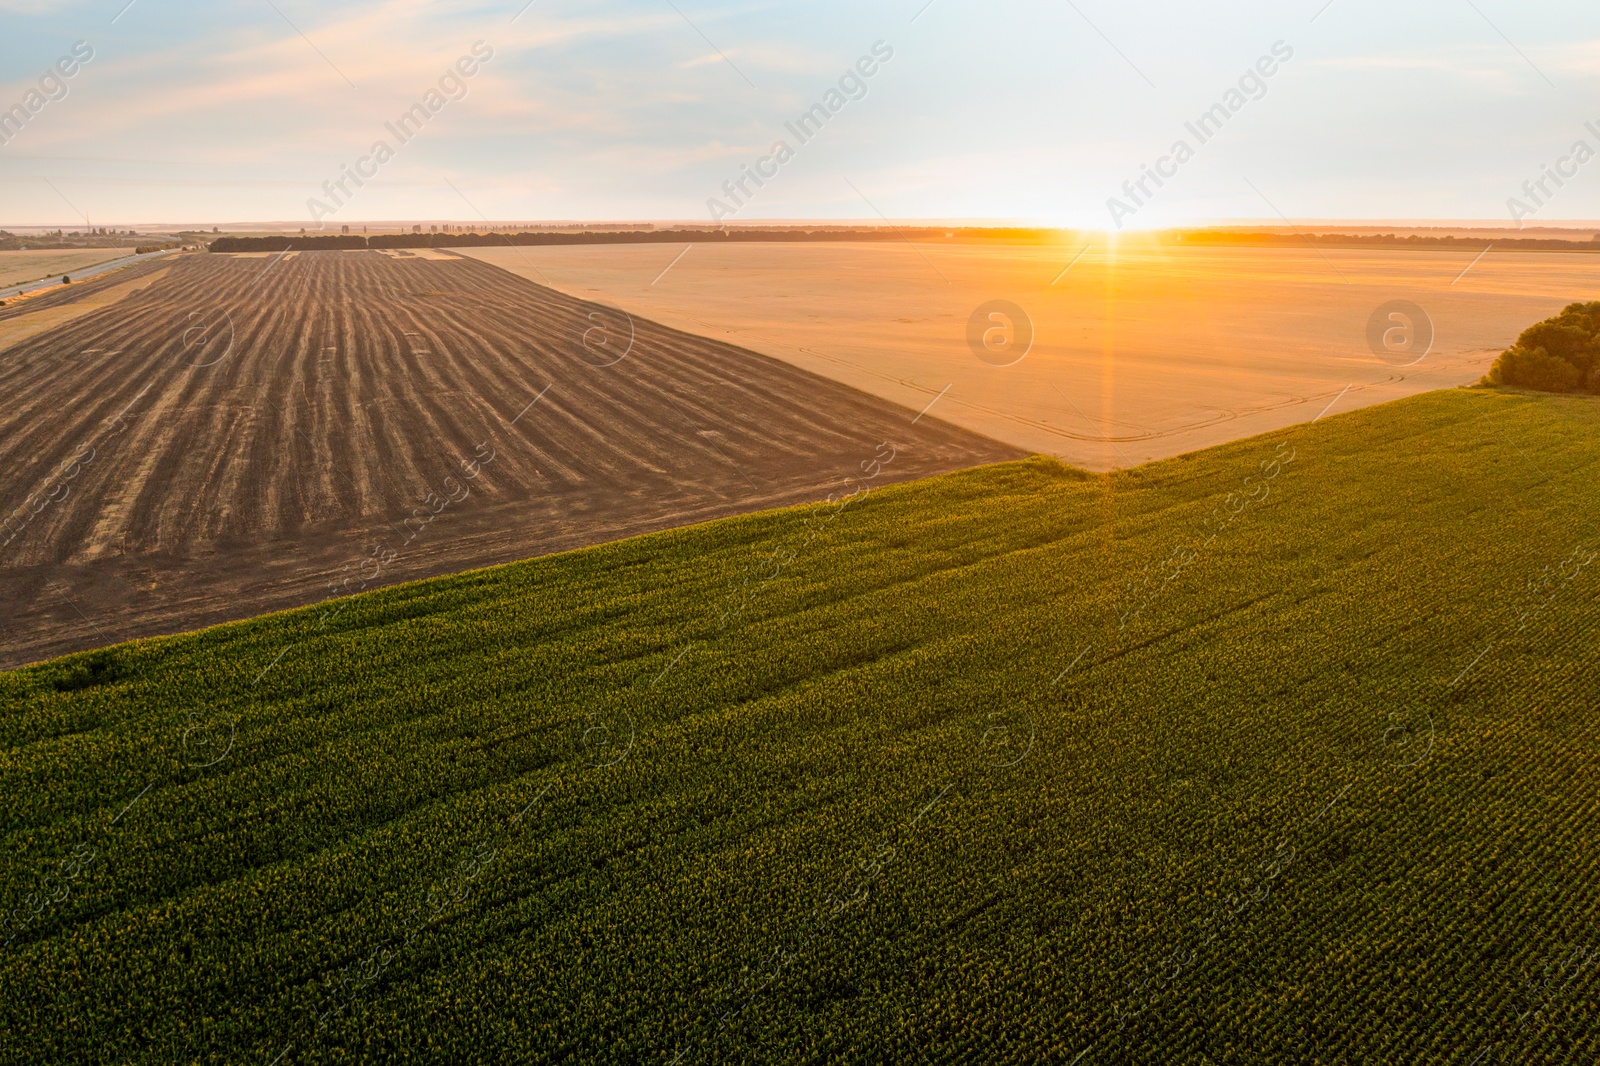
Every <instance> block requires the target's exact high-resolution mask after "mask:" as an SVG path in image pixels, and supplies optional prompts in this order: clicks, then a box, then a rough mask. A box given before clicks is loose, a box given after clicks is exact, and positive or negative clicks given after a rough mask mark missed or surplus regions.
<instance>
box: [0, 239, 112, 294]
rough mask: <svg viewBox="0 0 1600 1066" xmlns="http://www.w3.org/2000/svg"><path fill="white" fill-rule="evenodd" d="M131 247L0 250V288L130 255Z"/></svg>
mask: <svg viewBox="0 0 1600 1066" xmlns="http://www.w3.org/2000/svg"><path fill="white" fill-rule="evenodd" d="M132 252H133V249H131V248H82V249H77V248H62V249H48V248H41V249H33V248H30V249H28V250H27V251H19V252H0V289H4V288H8V287H9V286H12V285H21V284H22V283H23V282H27V281H37V280H39V279H40V278H48V277H50V276H51V275H53V274H71V273H72V272H73V271H74V270H82V269H83V268H84V267H90V266H94V265H95V264H96V263H109V262H110V261H111V260H113V259H121V258H122V257H123V256H125V255H131V254H132Z"/></svg>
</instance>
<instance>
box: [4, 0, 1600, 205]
mask: <svg viewBox="0 0 1600 1066" xmlns="http://www.w3.org/2000/svg"><path fill="white" fill-rule="evenodd" d="M525 3H526V0H506V2H486V0H484V2H479V0H473V2H451V0H350V2H327V0H317V2H313V0H205V2H199V0H134V2H133V3H132V4H131V5H129V4H128V2H127V0H0V27H3V32H0V109H9V108H11V107H13V105H20V106H21V107H22V108H23V113H25V114H26V116H27V121H26V123H25V124H24V125H22V127H21V129H20V130H16V131H14V136H12V135H11V133H12V132H13V131H11V130H7V129H6V128H5V127H0V133H4V134H5V135H7V136H9V137H10V139H9V140H8V141H7V142H6V143H4V144H0V227H3V226H5V225H8V224H9V225H61V226H63V227H65V228H72V227H73V226H81V225H82V222H83V218H84V217H85V216H87V217H88V218H89V219H90V220H91V221H92V222H93V224H94V225H97V226H98V225H122V224H127V225H133V224H148V223H156V222H170V223H204V224H207V225H210V224H230V223H232V224H236V223H241V222H249V221H269V220H270V221H286V222H294V221H295V220H300V222H301V224H304V225H307V226H308V227H318V226H330V225H331V226H337V225H340V224H347V225H348V224H359V223H362V222H368V221H374V220H396V219H415V220H419V221H426V220H430V219H433V220H447V219H449V220H456V221H463V222H472V221H476V220H480V219H491V220H501V221H504V220H525V221H535V220H554V219H571V220H584V221H608V220H638V219H660V220H705V221H710V220H712V219H713V218H717V219H723V218H726V219H731V220H733V221H757V220H764V219H862V220H874V221H877V220H881V219H883V218H891V219H895V220H901V219H931V218H940V219H993V220H996V221H1014V222H1019V223H1026V224H1033V225H1051V226H1066V227H1073V228H1091V229H1112V228H1129V229H1137V228H1148V227H1157V226H1172V225H1192V224H1200V223H1205V222H1208V221H1218V220H1238V219H1262V220H1274V221H1276V220H1281V219H1283V218H1289V219H1335V218H1349V219H1427V218H1434V219H1485V220H1490V221H1494V222H1510V221H1512V219H1513V215H1518V216H1521V218H1522V221H1524V222H1526V223H1550V222H1560V221H1568V220H1589V219H1597V218H1600V161H1595V160H1589V159H1587V158H1582V159H1580V158H1579V155H1575V154H1574V148H1575V145H1576V142H1578V141H1580V140H1582V141H1585V142H1586V143H1587V144H1588V145H1589V147H1590V149H1591V150H1592V151H1595V152H1600V132H1591V131H1590V130H1589V129H1588V128H1587V127H1586V125H1585V123H1586V122H1593V123H1594V124H1595V129H1596V131H1600V94H1597V93H1596V92H1595V90H1596V88H1597V87H1600V7H1597V6H1596V5H1595V4H1593V2H1592V0H1588V2H1585V3H1581V4H1580V3H1578V2H1577V0H1561V2H1544V3H1539V2H1533V3H1529V2H1528V0H1406V2H1404V3H1396V2H1393V0H1387V2H1379V0H1332V2H1331V3H1327V2H1326V0H1273V2H1271V3H1268V2H1265V0H1239V2H1233V3H1207V4H1197V3H1194V2H1193V0H1183V2H1179V0H1146V2H1143V3H1138V4H1130V3H1127V2H1126V0H1049V2H1044V0H1038V2H1035V0H983V2H980V0H932V3H927V0H883V2H864V0H850V2H844V0H807V2H805V3H800V2H791V3H776V2H757V0H750V2H733V3H725V2H720V0H588V2H583V3H580V2H577V0H534V2H533V3H531V4H526V6H524V5H525ZM78 42H82V44H79V43H78ZM475 46H476V48H477V50H478V53H479V57H481V56H483V55H487V56H488V58H486V59H482V58H479V57H475V56H474V53H473V49H474V47H475ZM875 46H876V47H877V49H878V52H879V56H874V54H873V50H874V47H875ZM74 47H77V48H78V49H79V51H80V54H81V53H84V52H86V51H88V52H92V58H90V59H88V61H87V62H83V63H78V64H77V65H76V66H75V65H74V64H73V63H72V62H68V63H66V64H65V66H64V67H63V68H62V69H72V70H73V74H72V76H71V77H66V78H60V79H59V80H57V78H58V76H59V75H51V74H50V72H51V71H52V69H53V68H54V65H55V64H56V63H57V62H58V60H61V59H63V57H71V56H72V53H73V49H74ZM1275 48H1276V50H1277V55H1274V49H1275ZM886 52H887V53H890V56H889V58H887V59H883V58H881V56H882V55H883V54H884V53H886ZM458 61H460V62H461V68H460V69H461V70H471V71H472V72H473V73H472V75H471V77H464V76H461V74H460V71H459V70H458V71H457V73H456V75H454V76H452V75H451V74H450V71H451V70H452V69H453V68H454V67H455V65H456V64H457V63H458ZM858 64H860V66H859V68H858V66H857V65H858ZM1258 64H1259V66H1258ZM1268 69H1270V70H1271V71H1272V73H1271V75H1270V77H1268V76H1263V75H1262V74H1261V71H1264V70H1268ZM864 70H871V71H872V73H871V76H870V77H865V76H862V74H861V71H864ZM852 71H853V72H854V73H852ZM41 79H43V80H44V81H45V86H44V90H41V89H40V84H41ZM441 79H443V82H444V87H443V88H441ZM841 79H843V81H844V87H843V88H841V87H840V83H841ZM1241 79H1243V80H1244V86H1243V88H1241V87H1240V83H1241ZM1230 90H1231V91H1233V93H1232V95H1230ZM830 91H832V92H833V95H832V96H830V95H829V94H830ZM30 92H33V93H35V94H36V95H34V96H32V97H31V98H30V97H29V95H28V94H29V93H30ZM430 92H432V93H434V94H435V95H433V96H431V97H430V96H429V93H430ZM47 96H48V97H54V98H46V97H47ZM30 102H31V103H32V104H33V105H36V106H37V111H36V112H35V111H31V110H29V107H30ZM414 105H421V107H422V111H421V112H419V113H425V114H426V116H427V119H426V122H425V123H419V124H420V125H421V127H422V128H421V129H420V130H412V129H410V128H409V127H408V128H406V129H404V130H402V131H401V132H402V133H405V134H408V135H409V136H407V137H406V139H404V140H402V139H401V137H399V136H396V134H395V133H394V132H391V131H390V130H389V128H388V127H387V126H386V125H385V124H386V123H394V122H395V121H396V120H397V119H398V118H399V116H401V115H402V114H404V113H405V112H407V110H408V109H410V108H412V107H413V106H414ZM430 105H437V106H436V108H434V109H431V110H430ZM815 105H821V106H822V107H823V108H824V110H825V111H826V113H827V115H828V117H827V121H826V123H825V124H823V125H822V128H821V129H820V131H815V130H807V131H803V132H810V133H814V135H812V136H809V137H808V138H807V139H805V140H804V141H802V139H801V138H800V137H798V136H796V134H795V133H794V132H793V131H791V130H790V129H788V128H787V127H786V126H785V123H790V124H794V123H795V122H796V120H797V119H798V117H799V116H800V115H801V114H802V113H803V112H806V111H807V109H809V108H812V107H813V106H815ZM1235 105H1237V106H1235ZM1214 106H1220V108H1221V112H1220V114H1221V115H1222V116H1223V117H1225V119H1226V120H1225V121H1221V120H1220V119H1214V120H1213V125H1212V126H1208V127H1205V128H1200V127H1198V126H1197V127H1196V130H1193V131H1192V130H1191V129H1190V128H1189V125H1186V124H1190V125H1193V124H1195V123H1196V122H1197V120H1198V119H1199V117H1200V116H1201V115H1202V114H1203V113H1206V112H1207V111H1208V109H1211V108H1213V107H1214ZM1217 126H1220V128H1217ZM1197 132H1198V133H1199V134H1202V135H1204V134H1209V136H1206V137H1205V138H1204V139H1203V140H1202V138H1201V136H1197V135H1196V134H1197ZM379 140H382V141H384V142H385V144H386V146H387V148H388V151H389V154H384V153H376V154H375V153H374V151H373V149H374V147H375V145H376V143H377V142H378V141H379ZM780 140H781V141H783V142H785V145H786V147H787V152H779V153H776V154H774V153H773V147H774V144H775V142H778V141H780ZM1180 140H1181V141H1183V142H1184V143H1185V144H1186V145H1187V147H1188V149H1189V153H1188V154H1184V153H1182V152H1176V153H1175V149H1176V148H1177V142H1179V141H1180ZM1580 155H1581V153H1580ZM363 160H365V161H364V162H363ZM1158 164H1159V166H1160V168H1161V170H1162V172H1163V173H1165V174H1166V175H1167V176H1166V177H1163V178H1162V179H1161V183H1160V184H1157V183H1156V181H1155V179H1153V178H1150V177H1148V176H1146V173H1147V172H1146V171H1145V170H1144V169H1143V168H1144V167H1146V166H1156V165H1158ZM757 166H759V167H760V168H761V169H762V171H763V172H765V173H767V174H768V175H770V176H768V177H766V178H763V179H762V182H763V183H762V184H761V185H759V186H758V185H756V184H755V183H754V182H753V181H752V179H750V178H748V177H746V178H744V188H743V190H740V189H739V187H738V185H737V184H735V183H736V182H737V181H738V179H740V178H741V177H743V176H744V174H745V173H746V171H744V170H743V169H742V168H745V167H750V168H754V167H757ZM351 167H359V168H360V169H361V171H362V172H363V173H366V174H368V175H369V176H367V177H364V178H362V179H361V182H362V183H361V184H360V185H357V184H355V182H354V181H353V180H352V179H350V178H347V177H346V178H344V182H345V184H344V190H343V193H342V194H341V193H340V190H339V189H338V187H337V186H336V185H331V184H330V185H326V186H325V184H324V183H331V182H335V181H338V180H339V179H340V178H341V177H342V176H343V175H344V174H345V173H347V172H348V171H346V170H343V169H342V168H351ZM1556 167H1559V168H1560V169H1561V170H1562V171H1564V172H1565V173H1566V174H1567V175H1568V176H1567V177H1564V178H1562V179H1561V183H1560V184H1559V185H1558V184H1556V183H1555V181H1554V179H1551V178H1548V177H1546V176H1545V175H1546V170H1545V168H1556ZM1141 178H1143V182H1144V184H1143V187H1142V189H1141V187H1140V186H1139V184H1138V182H1139V181H1140V179H1141ZM1541 178H1543V180H1544V186H1543V191H1542V192H1541V191H1540V189H1539V186H1537V185H1535V184H1533V183H1534V182H1536V181H1538V180H1540V179H1541ZM725 182H728V183H730V184H731V185H732V188H733V192H732V193H731V194H730V193H729V192H727V191H725V188H724V183H725ZM1525 182H1526V183H1529V187H1530V188H1531V189H1532V192H1531V193H1530V192H1528V191H1526V190H1525V188H1524V183H1525ZM1124 183H1127V184H1126V185H1125V184H1124ZM1513 199H1516V200H1518V201H1519V202H1520V203H1521V205H1522V208H1525V209H1526V211H1527V212H1528V213H1527V214H1526V215H1525V216H1524V215H1522V212H1521V209H1519V208H1518V207H1517V206H1516V205H1515V204H1513V203H1511V202H1510V201H1512V200H1513ZM1536 200H1537V202H1536ZM1118 204H1120V205H1121V206H1118Z"/></svg>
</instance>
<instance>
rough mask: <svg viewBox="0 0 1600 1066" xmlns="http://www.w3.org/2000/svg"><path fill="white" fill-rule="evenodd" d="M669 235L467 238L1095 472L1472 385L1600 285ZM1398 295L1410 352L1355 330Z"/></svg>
mask: <svg viewBox="0 0 1600 1066" xmlns="http://www.w3.org/2000/svg"><path fill="white" fill-rule="evenodd" d="M682 251H683V246H681V245H680V246H669V245H612V246H602V247H575V246H556V247H522V248H509V247H508V248H493V249H471V250H466V249H464V250H463V254H467V255H472V256H475V257H477V258H479V259H482V260H484V261H486V262H490V263H493V264H495V265H497V266H501V267H504V268H505V269H507V270H510V271H513V272H515V273H518V274H521V275H523V276H524V277H528V278H531V279H533V280H535V281H539V282H541V283H543V284H549V285H554V286H556V287H557V288H560V289H563V290H564V291H566V292H569V293H571V294H573V295H576V296H580V297H584V298H601V299H609V300H612V301H614V302H615V303H616V304H617V305H619V306H621V307H623V308H625V309H627V310H629V311H630V312H633V313H636V314H639V315H641V316H647V317H649V318H652V319H654V320H656V321H659V322H662V323H665V324H667V325H671V326H674V327H677V328H679V329H684V330H688V331H692V332H695V333H700V334H703V335H705V336H710V337H717V338H720V339H723V340H727V341H730V342H733V343H735V344H739V345H741V346H743V347H747V348H751V349H754V350H755V351H758V352H762V353H764V354H767V355H771V356H775V357H777V358H780V359H783V360H785V361H787V362H790V363H792V364H794V365H796V366H798V367H801V368H803V369H806V370H810V371H812V372H814V373H817V374H822V375H825V376H827V377H831V378H833V379H835V380H837V381H841V382H844V383H846V384H849V385H853V386H855V387H857V388H859V389H862V390H864V391H867V392H871V393H874V394H876V395H878V396H881V397H883V398H885V399H888V400H892V401H893V402H895V403H899V404H902V405H905V406H907V407H910V408H912V409H913V410H921V409H922V408H923V407H924V406H925V405H927V404H928V403H929V402H930V401H933V400H935V398H936V397H938V400H937V402H936V403H935V404H934V406H933V408H932V412H931V413H936V414H938V415H939V416H940V417H941V418H944V419H946V420H947V421H950V422H953V423H955V424H957V425H960V426H963V427H965V428H967V429H971V430H975V431H977V432H979V433H982V434H985V435H987V436H990V437H993V438H995V439H997V440H1002V441H1005V442H1007V443H1009V444H1012V445H1015V446H1017V447H1020V448H1025V449H1028V450H1030V451H1037V452H1043V453H1046V454H1049V455H1055V456H1058V457H1060V458H1062V459H1064V460H1065V461H1067V462H1069V463H1072V464H1074V465H1077V466H1081V467H1087V468H1089V469H1095V470H1106V469H1111V468H1115V467H1125V466H1132V465H1137V464H1139V463H1143V462H1147V461H1149V460H1152V459H1159V458H1163V457H1166V456H1170V455H1176V454H1180V453H1183V452H1188V451H1193V450H1195V449H1199V448H1205V447H1208V446H1210V445H1213V444H1218V443H1221V442H1223V441H1227V440H1233V439H1237V438H1240V437H1246V436H1250V435H1252V434H1256V433H1262V432H1267V431H1269V430H1272V429H1277V428H1281V427H1283V426H1286V425H1291V424H1294V423H1297V422H1303V421H1307V420H1310V419H1313V418H1316V417H1318V415H1319V414H1320V413H1321V412H1322V411H1323V410H1324V409H1325V408H1327V407H1328V405H1329V404H1330V403H1334V402H1335V401H1337V402H1336V403H1335V405H1334V407H1333V408H1332V410H1333V411H1334V412H1338V411H1343V410H1349V409H1351V408H1354V407H1360V406H1365V405H1368V404H1373V403H1380V402H1383V401H1386V400H1392V399H1396V398H1399V397H1402V396H1407V395H1411V394H1413V393H1417V392H1423V391H1426V390H1430V389H1438V388H1446V387H1451V386H1456V385H1462V384H1467V383H1470V382H1473V381H1476V380H1477V379H1478V378H1479V377H1481V376H1482V374H1483V373H1484V371H1485V370H1486V369H1487V368H1488V365H1489V363H1491V362H1492V361H1493V359H1494V356H1495V355H1496V354H1497V353H1498V352H1499V351H1500V350H1501V349H1502V348H1504V347H1505V346H1506V345H1507V344H1508V343H1510V341H1511V340H1512V339H1514V338H1515V337H1516V335H1517V334H1518V333H1519V332H1520V331H1521V330H1522V329H1524V328H1525V327H1527V326H1529V325H1531V324H1532V323H1534V322H1536V321H1538V320H1539V319H1541V318H1544V317H1546V316H1548V315H1550V314H1553V313H1554V312H1556V311H1558V310H1560V308H1561V307H1563V306H1565V305H1566V304H1567V303H1570V302H1572V301H1574V300H1580V299H1594V298H1597V296H1600V292H1597V290H1600V255H1589V254H1580V253H1560V252H1499V251H1490V252H1489V253H1488V254H1487V255H1485V256H1484V257H1483V258H1482V260H1481V261H1479V262H1477V263H1476V265H1472V263H1473V256H1472V255H1471V254H1463V253H1459V252H1453V253H1447V252H1431V251H1425V252H1419V251H1409V250H1393V251H1391V250H1387V249H1350V250H1332V249H1320V250H1319V249H1314V248H1311V247H1309V246H1307V247H1304V248H1299V249H1260V248H1228V247H1209V248H1179V249H1173V248H1158V247H1154V246H1152V245H1149V244H1139V243H1136V242H1134V241H1125V242H1124V243H1123V244H1122V246H1121V247H1120V249H1118V250H1116V251H1115V252H1114V253H1113V252H1112V251H1110V250H1108V249H1107V247H1106V246H1105V245H1103V244H1097V245H1093V246H1090V247H1089V249H1088V250H1087V251H1086V252H1083V254H1082V257H1081V258H1077V259H1076V261H1074V260H1075V257H1077V256H1078V255H1079V253H1080V251H1083V249H1082V246H1078V247H1070V246H1069V247H1055V248H1048V247H1038V246H1023V245H1016V246H995V245H991V244H983V245H976V244H972V245H966V244H939V245H911V244H909V243H907V242H887V243H851V244H843V243H841V244H737V245H696V246H693V247H692V248H691V249H690V250H689V251H688V253H687V254H685V255H684V256H683V258H682V259H681V260H679V261H678V262H677V263H676V264H675V265H672V266H671V269H666V268H667V267H668V266H669V264H672V263H673V259H674V257H676V256H677V255H678V254H679V253H680V252H682ZM1069 265H1070V269H1068V270H1067V271H1066V273H1065V274H1062V271H1063V269H1064V268H1067V267H1069ZM1469 266H1470V267H1471V269H1468V267H1469ZM664 269H666V273H665V275H662V271H663V270H664ZM1463 271H1466V274H1465V276H1462V272H1463ZM1458 278H1459V281H1458V280H1456V279H1458ZM993 299H1004V300H1010V301H1012V302H1014V303H1015V304H1017V305H1018V306H1020V307H1021V308H1022V309H1023V310H1024V311H1025V312H1026V313H1027V315H1028V316H1029V317H1030V318H1031V320H1032V322H1033V325H1034V330H1035V339H1034V342H1033V346H1032V349H1031V350H1030V351H1029V352H1028V354H1027V355H1026V357H1024V358H1023V359H1022V360H1021V361H1020V362H1017V363H1015V364H1013V365H1010V366H995V365H990V364H989V363H986V362H983V361H980V360H979V359H978V358H977V357H976V356H975V355H974V354H973V352H972V351H971V350H970V349H969V346H968V342H967V339H966V336H967V327H968V319H969V318H970V317H972V315H973V312H974V311H975V310H976V309H977V308H978V307H979V305H981V304H983V303H985V302H986V301H989V300H993ZM1401 299H1404V300H1411V301H1414V302H1415V303H1416V304H1418V305H1419V306H1421V307H1422V308H1423V309H1424V310H1425V311H1426V312H1427V313H1428V315H1429V316H1430V317H1431V319H1432V321H1433V323H1434V326H1435V330H1436V337H1435V340H1434V343H1433V346H1432V350H1431V351H1430V352H1429V354H1427V355H1426V356H1425V357H1424V358H1422V360H1421V361H1420V362H1418V363H1416V364H1415V365H1412V366H1399V365H1396V364H1397V363H1399V362H1403V361H1405V357H1401V358H1398V359H1390V360H1389V361H1385V360H1382V359H1380V358H1378V357H1376V356H1375V355H1374V354H1373V353H1372V351H1371V350H1370V348H1369V347H1368V343H1367V339H1366V334H1367V325H1368V320H1369V318H1371V316H1372V315H1373V312H1374V311H1375V310H1376V309H1377V308H1379V307H1380V306H1381V305H1383V304H1385V303H1387V302H1389V301H1391V300H1401ZM947 385H948V386H949V391H948V392H945V393H944V394H943V396H942V397H941V396H940V393H941V391H942V390H944V389H945V387H946V386H947ZM1347 388H1348V391H1345V390H1346V389H1347Z"/></svg>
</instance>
